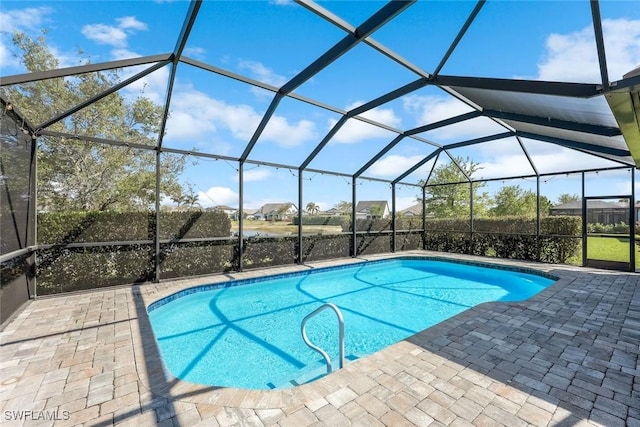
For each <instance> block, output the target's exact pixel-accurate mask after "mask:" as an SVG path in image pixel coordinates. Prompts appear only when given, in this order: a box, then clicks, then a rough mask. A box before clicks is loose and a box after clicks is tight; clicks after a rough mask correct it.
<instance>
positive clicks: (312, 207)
mask: <svg viewBox="0 0 640 427" xmlns="http://www.w3.org/2000/svg"><path fill="white" fill-rule="evenodd" d="M306 209H307V213H308V214H309V215H315V214H317V213H318V211H319V210H320V208H319V207H318V205H316V204H315V203H313V202H309V203H307V207H306Z"/></svg>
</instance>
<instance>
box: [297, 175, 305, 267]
mask: <svg viewBox="0 0 640 427" xmlns="http://www.w3.org/2000/svg"><path fill="white" fill-rule="evenodd" d="M303 173H304V172H303V171H302V169H298V264H302V263H303V262H304V260H303V259H302V203H303V202H302V174H303Z"/></svg>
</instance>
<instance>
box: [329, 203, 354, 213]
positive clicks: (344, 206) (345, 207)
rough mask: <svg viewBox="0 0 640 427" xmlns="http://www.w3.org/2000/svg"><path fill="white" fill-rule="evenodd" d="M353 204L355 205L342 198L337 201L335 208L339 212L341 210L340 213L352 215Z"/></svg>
mask: <svg viewBox="0 0 640 427" xmlns="http://www.w3.org/2000/svg"><path fill="white" fill-rule="evenodd" d="M352 206H353V204H352V203H351V202H347V201H344V200H341V201H339V202H338V203H336V205H335V206H334V208H335V209H336V210H337V211H338V212H340V215H351V207H352Z"/></svg>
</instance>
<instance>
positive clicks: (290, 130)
mask: <svg viewBox="0 0 640 427" xmlns="http://www.w3.org/2000/svg"><path fill="white" fill-rule="evenodd" d="M316 137H317V133H316V125H315V123H313V122H311V121H309V120H300V121H299V122H297V123H295V124H289V122H288V121H287V119H286V118H284V117H282V116H276V115H273V116H272V117H271V120H269V123H267V126H266V127H265V129H264V132H263V134H262V136H261V137H260V138H261V139H264V140H269V141H274V142H276V143H277V144H278V145H279V146H281V147H296V146H298V145H300V144H302V143H304V142H305V141H309V140H310V139H312V138H316Z"/></svg>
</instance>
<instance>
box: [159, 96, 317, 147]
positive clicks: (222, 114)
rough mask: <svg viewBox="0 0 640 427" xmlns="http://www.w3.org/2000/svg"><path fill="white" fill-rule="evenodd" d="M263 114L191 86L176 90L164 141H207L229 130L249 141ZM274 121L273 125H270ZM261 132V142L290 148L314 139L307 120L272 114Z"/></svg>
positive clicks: (313, 130) (239, 137)
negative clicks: (213, 96)
mask: <svg viewBox="0 0 640 427" xmlns="http://www.w3.org/2000/svg"><path fill="white" fill-rule="evenodd" d="M261 118H262V115H260V114H258V113H257V112H256V111H255V110H254V109H253V107H251V106H249V105H246V104H227V103H226V102H224V101H222V100H218V99H214V98H211V97H209V96H208V95H207V94H205V93H203V92H200V91H198V90H195V89H194V88H192V87H190V86H184V87H181V88H180V87H178V88H176V90H175V92H174V94H173V96H172V103H171V115H170V117H169V123H168V125H167V128H168V134H167V139H181V140H182V139H194V138H195V139H203V138H210V133H211V132H216V131H217V132H219V131H223V130H224V131H228V132H230V133H231V135H232V136H233V137H234V138H236V139H239V140H242V141H245V142H246V141H249V139H251V137H252V135H253V133H254V131H255V129H256V128H257V127H258V123H259V122H260V120H261ZM271 122H273V123H271ZM270 123H271V124H269V125H268V126H267V128H265V131H264V132H263V134H262V136H261V138H260V141H261V142H273V143H275V144H276V145H278V146H281V147H292V146H295V145H299V144H302V143H303V142H305V141H307V140H309V139H310V138H314V137H315V135H316V134H315V126H314V124H313V123H312V122H309V121H307V120H300V121H298V122H293V123H290V122H289V121H288V120H287V119H286V118H284V117H282V116H278V115H274V116H273V117H272V118H271V120H270Z"/></svg>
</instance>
